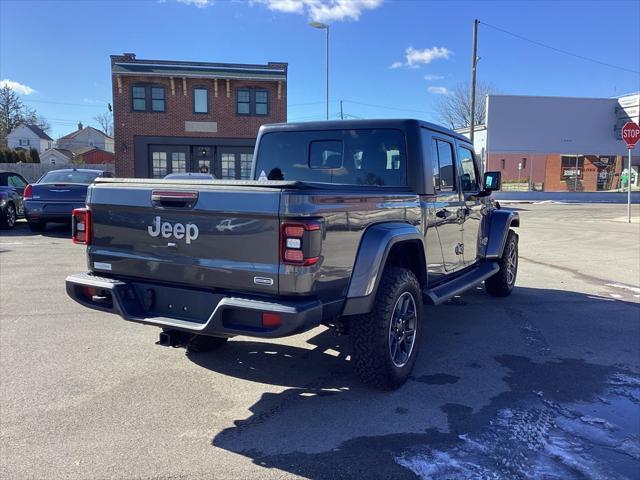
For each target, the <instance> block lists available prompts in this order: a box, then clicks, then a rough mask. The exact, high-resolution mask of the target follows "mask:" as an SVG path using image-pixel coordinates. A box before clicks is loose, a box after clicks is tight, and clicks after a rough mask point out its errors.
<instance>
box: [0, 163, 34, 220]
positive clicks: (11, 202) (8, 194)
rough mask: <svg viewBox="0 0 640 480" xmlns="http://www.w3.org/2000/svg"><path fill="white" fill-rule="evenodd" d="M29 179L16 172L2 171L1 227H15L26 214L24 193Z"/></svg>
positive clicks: (0, 196) (0, 178)
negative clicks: (23, 199)
mask: <svg viewBox="0 0 640 480" xmlns="http://www.w3.org/2000/svg"><path fill="white" fill-rule="evenodd" d="M26 186H27V181H26V180H25V179H24V177H23V176H22V175H19V174H17V173H14V172H7V171H0V228H7V229H9V228H13V227H14V226H15V225H16V220H17V219H18V218H19V217H23V216H24V206H23V202H22V194H23V193H24V188H25V187H26Z"/></svg>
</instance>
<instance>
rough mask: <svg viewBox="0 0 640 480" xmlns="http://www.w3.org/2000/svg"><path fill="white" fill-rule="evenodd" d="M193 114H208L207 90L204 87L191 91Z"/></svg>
mask: <svg viewBox="0 0 640 480" xmlns="http://www.w3.org/2000/svg"><path fill="white" fill-rule="evenodd" d="M193 113H209V90H207V89H206V88H205V87H196V88H194V89H193Z"/></svg>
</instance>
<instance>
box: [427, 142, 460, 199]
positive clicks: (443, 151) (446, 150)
mask: <svg viewBox="0 0 640 480" xmlns="http://www.w3.org/2000/svg"><path fill="white" fill-rule="evenodd" d="M431 158H432V166H433V187H434V188H435V189H436V190H438V191H443V192H447V191H449V192H450V191H453V190H455V170H454V166H453V145H451V144H450V143H449V142H445V141H444V140H438V139H435V138H434V139H432V140H431Z"/></svg>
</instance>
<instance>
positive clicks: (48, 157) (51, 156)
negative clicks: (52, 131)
mask: <svg viewBox="0 0 640 480" xmlns="http://www.w3.org/2000/svg"><path fill="white" fill-rule="evenodd" d="M72 159H73V152H71V150H66V149H64V148H50V149H49V150H47V151H45V152H43V153H41V154H40V163H43V164H45V165H68V164H69V163H71V160H72Z"/></svg>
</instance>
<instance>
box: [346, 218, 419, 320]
mask: <svg viewBox="0 0 640 480" xmlns="http://www.w3.org/2000/svg"><path fill="white" fill-rule="evenodd" d="M416 240H417V241H419V242H420V243H421V244H422V236H421V235H420V232H419V231H418V229H417V228H416V227H415V226H414V225H410V224H408V223H400V222H398V223H380V224H376V225H372V226H371V227H369V228H367V230H366V231H365V233H364V235H363V236H362V240H361V241H360V247H359V248H358V254H357V257H356V261H355V264H354V267H353V271H352V273H351V281H350V282H349V289H348V292H347V299H346V301H345V305H344V309H343V312H342V314H343V315H358V314H362V313H367V312H370V311H371V308H372V307H373V302H374V300H375V296H376V292H377V290H378V285H379V284H380V277H381V276H382V271H383V270H384V266H385V264H386V262H387V257H388V256H389V252H390V251H391V249H392V248H393V246H394V245H396V244H398V243H400V242H405V241H416Z"/></svg>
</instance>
